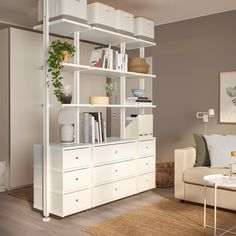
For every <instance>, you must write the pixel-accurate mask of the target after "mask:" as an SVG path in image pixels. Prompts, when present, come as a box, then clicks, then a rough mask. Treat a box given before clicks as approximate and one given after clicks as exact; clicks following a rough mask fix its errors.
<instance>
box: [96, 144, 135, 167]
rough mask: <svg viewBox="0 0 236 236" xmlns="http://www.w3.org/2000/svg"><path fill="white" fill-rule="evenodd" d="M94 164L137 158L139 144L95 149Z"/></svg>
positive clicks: (115, 145)
mask: <svg viewBox="0 0 236 236" xmlns="http://www.w3.org/2000/svg"><path fill="white" fill-rule="evenodd" d="M93 152H94V163H95V164H101V163H109V162H114V161H119V160H122V159H130V158H135V157H136V155H137V154H136V153H137V143H136V142H132V143H123V144H114V145H106V146H96V147H94V150H93Z"/></svg>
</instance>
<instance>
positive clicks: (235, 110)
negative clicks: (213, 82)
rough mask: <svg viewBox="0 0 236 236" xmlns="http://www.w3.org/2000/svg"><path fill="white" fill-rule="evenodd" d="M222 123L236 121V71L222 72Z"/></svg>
mask: <svg viewBox="0 0 236 236" xmlns="http://www.w3.org/2000/svg"><path fill="white" fill-rule="evenodd" d="M220 123H236V71H234V72H222V73H220Z"/></svg>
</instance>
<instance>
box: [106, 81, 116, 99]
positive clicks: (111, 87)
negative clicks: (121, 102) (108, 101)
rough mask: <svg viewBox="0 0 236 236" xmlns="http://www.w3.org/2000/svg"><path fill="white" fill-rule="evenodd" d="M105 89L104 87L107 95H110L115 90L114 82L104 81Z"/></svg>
mask: <svg viewBox="0 0 236 236" xmlns="http://www.w3.org/2000/svg"><path fill="white" fill-rule="evenodd" d="M105 89H106V92H107V94H108V96H112V95H113V94H114V93H115V92H116V90H117V84H116V82H113V83H112V82H110V83H106V85H105Z"/></svg>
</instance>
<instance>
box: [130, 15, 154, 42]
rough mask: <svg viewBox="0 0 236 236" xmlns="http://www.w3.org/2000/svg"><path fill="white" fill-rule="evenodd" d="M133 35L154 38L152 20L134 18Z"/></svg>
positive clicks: (151, 39) (147, 38)
mask: <svg viewBox="0 0 236 236" xmlns="http://www.w3.org/2000/svg"><path fill="white" fill-rule="evenodd" d="M134 35H135V36H136V37H138V38H140V39H144V40H149V41H153V40H154V22H153V21H151V20H148V19H146V18H144V17H136V18H134Z"/></svg>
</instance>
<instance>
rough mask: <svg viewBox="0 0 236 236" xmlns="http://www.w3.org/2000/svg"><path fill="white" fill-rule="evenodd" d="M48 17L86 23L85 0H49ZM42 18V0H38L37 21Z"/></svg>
mask: <svg viewBox="0 0 236 236" xmlns="http://www.w3.org/2000/svg"><path fill="white" fill-rule="evenodd" d="M49 18H50V19H51V20H56V19H60V18H64V19H69V20H74V21H78V22H81V23H87V0H49ZM42 20H43V0H38V21H39V22H41V21H42Z"/></svg>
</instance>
